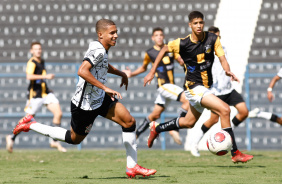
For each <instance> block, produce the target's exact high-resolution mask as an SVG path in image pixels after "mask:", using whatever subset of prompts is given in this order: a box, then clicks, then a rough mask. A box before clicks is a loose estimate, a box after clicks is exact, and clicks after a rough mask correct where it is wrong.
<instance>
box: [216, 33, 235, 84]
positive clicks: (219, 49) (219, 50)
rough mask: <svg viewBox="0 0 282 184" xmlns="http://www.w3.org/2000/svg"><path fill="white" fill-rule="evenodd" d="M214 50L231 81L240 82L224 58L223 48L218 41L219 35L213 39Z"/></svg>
mask: <svg viewBox="0 0 282 184" xmlns="http://www.w3.org/2000/svg"><path fill="white" fill-rule="evenodd" d="M214 51H215V55H217V57H218V58H219V61H220V64H221V66H222V68H223V70H224V71H225V74H226V75H227V76H229V77H231V80H232V81H237V82H240V81H239V79H238V78H237V77H236V75H235V74H234V73H232V72H231V71H230V67H229V64H228V62H227V60H226V57H225V53H224V50H223V48H222V45H221V43H220V40H219V37H217V39H216V41H215V44H214Z"/></svg>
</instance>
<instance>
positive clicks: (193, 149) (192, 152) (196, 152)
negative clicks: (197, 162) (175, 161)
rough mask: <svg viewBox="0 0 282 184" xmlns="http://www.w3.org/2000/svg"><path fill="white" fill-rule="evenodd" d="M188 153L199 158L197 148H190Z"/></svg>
mask: <svg viewBox="0 0 282 184" xmlns="http://www.w3.org/2000/svg"><path fill="white" fill-rule="evenodd" d="M190 152H191V154H192V155H193V156H194V157H200V156H201V155H200V153H199V150H198V146H192V147H191V151H190Z"/></svg>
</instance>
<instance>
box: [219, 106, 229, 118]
mask: <svg viewBox="0 0 282 184" xmlns="http://www.w3.org/2000/svg"><path fill="white" fill-rule="evenodd" d="M230 112H231V110H230V107H229V106H228V105H227V104H226V105H224V106H223V107H222V110H221V116H230Z"/></svg>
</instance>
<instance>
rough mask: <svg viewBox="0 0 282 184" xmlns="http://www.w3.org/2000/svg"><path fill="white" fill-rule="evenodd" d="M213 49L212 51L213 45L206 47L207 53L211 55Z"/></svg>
mask: <svg viewBox="0 0 282 184" xmlns="http://www.w3.org/2000/svg"><path fill="white" fill-rule="evenodd" d="M211 51H212V49H211V45H206V46H205V53H207V54H209V53H211Z"/></svg>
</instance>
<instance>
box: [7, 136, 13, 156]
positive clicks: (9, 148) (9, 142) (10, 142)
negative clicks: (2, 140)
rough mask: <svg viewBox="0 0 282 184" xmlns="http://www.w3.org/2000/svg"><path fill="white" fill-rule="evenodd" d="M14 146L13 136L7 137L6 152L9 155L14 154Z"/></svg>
mask: <svg viewBox="0 0 282 184" xmlns="http://www.w3.org/2000/svg"><path fill="white" fill-rule="evenodd" d="M13 146H14V141H13V140H12V136H11V135H7V136H6V150H7V151H8V152H9V153H13Z"/></svg>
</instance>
